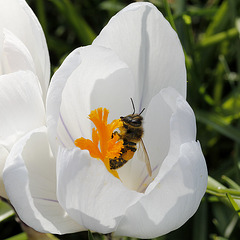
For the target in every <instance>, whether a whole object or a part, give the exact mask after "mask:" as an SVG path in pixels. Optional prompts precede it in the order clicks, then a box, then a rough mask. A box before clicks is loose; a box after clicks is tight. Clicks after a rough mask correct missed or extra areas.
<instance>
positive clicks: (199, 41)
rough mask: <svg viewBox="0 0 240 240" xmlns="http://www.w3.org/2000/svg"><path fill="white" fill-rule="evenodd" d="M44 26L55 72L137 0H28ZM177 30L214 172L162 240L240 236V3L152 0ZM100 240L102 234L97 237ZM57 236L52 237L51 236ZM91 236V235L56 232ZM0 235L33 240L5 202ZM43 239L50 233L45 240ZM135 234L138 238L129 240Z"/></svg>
mask: <svg viewBox="0 0 240 240" xmlns="http://www.w3.org/2000/svg"><path fill="white" fill-rule="evenodd" d="M27 2H28V3H29V5H30V7H31V8H32V9H33V11H34V12H35V14H36V15H37V17H38V19H39V21H40V23H41V24H42V27H43V29H44V32H45V35H46V39H47V43H48V47H49V52H50V58H51V64H52V73H53V72H54V71H55V70H56V69H57V68H58V67H59V66H60V64H61V62H62V61H63V60H64V58H65V57H66V56H67V55H68V54H69V53H70V52H71V51H72V50H73V49H75V48H76V47H79V46H84V45H88V44H91V42H92V40H93V39H94V38H95V37H96V36H97V35H98V34H99V32H100V31H101V29H102V28H103V27H104V26H105V25H106V23H107V22H108V21H109V19H110V18H111V17H112V16H113V15H114V14H115V13H116V12H117V11H119V10H120V9H122V8H123V7H124V6H126V5H127V4H129V3H131V2H133V1H127V0H106V1H99V0H28V1H27ZM150 2H152V3H153V4H155V5H156V6H157V7H158V8H159V10H160V11H161V12H162V13H163V15H164V16H165V17H166V18H167V19H168V20H169V21H170V22H171V24H172V26H173V27H174V28H176V30H177V33H178V35H179V37H180V40H181V42H182V45H183V48H184V51H185V56H186V66H187V72H188V96H187V99H188V101H189V103H190V105H191V106H192V108H193V110H194V112H195V114H196V119H197V128H198V135H197V139H198V140H200V142H201V146H202V149H203V152H204V155H205V158H206V162H207V165H208V170H209V176H211V178H209V185H208V190H207V194H205V196H204V198H203V200H202V203H201V205H200V208H199V209H198V211H197V213H196V214H195V215H194V216H193V217H192V218H191V219H190V220H189V221H188V222H187V223H186V224H185V225H184V226H183V227H181V228H180V229H178V230H176V231H173V232H171V233H169V234H167V235H166V236H163V237H160V238H158V239H159V240H171V239H174V240H206V239H218V240H225V239H231V240H238V239H239V238H240V221H239V212H240V201H239V200H240V186H239V185H240V84H239V83H240V39H239V33H240V18H239V17H240V1H239V0H229V1H227V0H225V1H219V0H208V1H200V0H192V1H187V0H169V1H168V2H167V1H166V0H152V1H150ZM94 236H95V238H96V239H101V238H102V237H101V236H99V235H94ZM49 237H50V238H49V239H53V236H49ZM57 237H58V238H59V239H87V238H88V235H87V233H86V232H84V233H77V234H70V235H65V236H57ZM0 239H12V240H20V239H27V238H26V235H25V233H22V230H21V228H20V226H19V224H18V223H16V221H15V216H14V214H13V212H12V210H11V209H10V208H9V206H8V205H6V204H5V203H3V202H0ZM39 239H43V238H41V237H40V238H39ZM122 239H131V238H122Z"/></svg>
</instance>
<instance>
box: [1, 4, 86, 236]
mask: <svg viewBox="0 0 240 240" xmlns="http://www.w3.org/2000/svg"><path fill="white" fill-rule="evenodd" d="M0 54H1V55H0V171H1V173H2V169H3V167H4V164H5V161H6V168H7V169H8V172H9V174H5V173H4V174H5V177H3V178H4V184H5V187H6V191H7V193H8V194H6V192H5V188H4V185H3V182H2V174H1V181H0V195H1V196H2V197H4V198H9V200H10V201H11V203H12V204H13V205H14V207H15V208H16V210H17V211H18V213H19V215H20V216H21V215H22V213H24V214H28V209H34V211H35V212H34V215H31V214H29V215H28V217H30V218H31V224H29V225H34V224H37V225H39V222H43V224H45V226H44V228H40V227H39V228H38V229H39V230H40V231H43V230H46V231H49V232H58V230H56V228H57V229H58V228H62V227H61V226H64V227H65V226H66V227H67V229H68V231H71V230H72V228H71V227H70V226H72V225H73V226H74V225H77V224H75V222H74V221H73V220H72V219H70V218H69V217H67V214H66V212H65V211H64V210H63V209H62V207H61V206H60V205H59V204H58V201H57V200H56V170H55V169H56V162H55V159H54V158H53V156H52V153H51V151H50V147H49V144H48V140H47V131H46V116H45V115H46V114H45V106H44V105H45V100H46V93H47V88H48V84H49V77H50V62H49V54H48V49H47V44H46V40H45V37H44V33H43V31H42V28H41V26H40V24H39V22H38V20H37V18H36V16H35V15H34V13H33V12H32V10H31V9H30V8H29V6H28V5H27V4H26V2H25V1H24V0H0ZM39 172H40V174H39ZM41 174H44V175H41ZM46 186H47V187H46ZM48 193H49V194H48ZM15 196H16V198H15ZM46 203H47V204H46ZM30 212H31V211H30ZM22 219H23V220H24V217H23V218H22ZM51 222H55V224H51ZM59 222H60V223H59ZM55 225H56V226H57V227H55ZM69 229H70V230H69ZM81 229H83V228H80V230H81ZM77 230H79V226H78V225H77ZM74 231H76V227H75V228H74Z"/></svg>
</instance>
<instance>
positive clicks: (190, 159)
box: [116, 88, 207, 238]
mask: <svg viewBox="0 0 240 240" xmlns="http://www.w3.org/2000/svg"><path fill="white" fill-rule="evenodd" d="M156 98H157V99H159V100H160V98H162V99H163V100H164V101H165V103H166V104H167V105H168V108H169V109H170V110H171V112H172V113H171V114H170V119H168V121H169V122H170V125H169V126H168V127H167V128H168V130H169V133H166V131H165V130H166V129H164V125H165V126H166V123H165V124H163V125H159V126H158V128H159V129H160V130H162V133H163V134H166V137H167V138H168V139H169V140H168V141H169V146H168V148H167V149H168V150H169V151H168V153H167V155H166V157H165V158H163V157H164V156H161V146H160V145H159V147H158V149H157V148H156V149H154V143H153V142H149V139H150V138H149V137H148V136H146V138H145V140H146V147H147V148H148V149H149V152H150V156H152V157H153V159H152V161H151V163H152V167H153V169H156V170H157V175H156V174H155V173H154V174H153V177H154V180H153V181H152V182H151V183H150V184H149V185H148V183H149V181H147V177H146V178H143V180H145V182H144V181H143V182H142V188H143V190H145V189H146V191H145V196H144V197H143V198H141V199H140V201H139V202H138V203H136V204H135V205H133V206H131V207H130V208H129V209H128V210H127V214H126V216H125V218H124V219H122V220H121V222H120V224H119V227H118V229H117V231H116V234H117V235H127V236H134V237H139V238H153V237H157V236H160V235H163V234H166V233H168V232H169V231H172V230H174V229H176V228H178V227H180V226H181V225H183V224H184V223H185V222H186V221H187V220H188V219H189V218H190V217H191V216H192V215H193V214H194V213H195V211H196V210H197V208H198V206H199V203H200V201H201V198H202V196H203V194H204V193H205V190H206V187H207V168H206V163H205V159H204V156H203V154H202V151H201V147H200V144H199V143H197V142H195V137H196V126H195V117H194V113H193V111H192V109H191V107H190V106H189V105H188V103H187V102H186V100H185V99H184V98H183V97H182V96H180V95H179V93H178V92H176V90H174V89H172V88H167V89H163V90H162V91H161V92H160V94H159V96H156ZM159 102H161V101H159ZM152 103H153V102H152ZM153 104H154V103H153ZM149 106H150V107H151V104H150V105H149ZM160 106H163V105H162V104H161V105H160ZM165 108H166V106H165V107H164V108H163V110H164V109H165ZM155 110H156V111H158V109H157V106H156V105H155ZM164 113H167V114H168V115H169V111H164ZM148 114H151V110H150V112H149V110H148V109H147V112H146V115H148ZM159 116H160V115H159V114H157V115H156V118H157V119H159ZM146 118H147V117H146ZM149 121H151V118H149ZM166 121H167V119H166ZM156 128H157V127H156ZM149 130H150V131H151V129H150V128H149V126H148V124H146V128H145V132H148V131H149ZM157 133H158V134H161V133H160V132H156V134H157ZM154 139H156V136H153V139H152V140H154ZM156 141H157V143H158V140H156ZM160 142H161V141H160ZM155 144H156V143H155ZM165 147H166V146H165ZM165 150H166V149H165ZM152 151H153V153H154V151H156V152H155V153H156V154H155V155H154V154H151V152H152ZM157 152H159V158H158V157H157ZM165 154H166V151H165ZM154 158H155V159H154ZM146 176H147V175H146ZM144 184H146V185H148V187H147V188H146V186H144ZM140 189H141V188H140Z"/></svg>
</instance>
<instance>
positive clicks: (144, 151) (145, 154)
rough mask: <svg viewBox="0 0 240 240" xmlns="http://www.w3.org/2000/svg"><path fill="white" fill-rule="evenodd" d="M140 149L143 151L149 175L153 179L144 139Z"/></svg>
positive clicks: (141, 141)
mask: <svg viewBox="0 0 240 240" xmlns="http://www.w3.org/2000/svg"><path fill="white" fill-rule="evenodd" d="M138 149H139V151H141V153H143V155H142V158H143V159H144V161H145V163H146V166H147V171H148V174H149V176H150V177H151V176H152V168H151V164H150V160H149V156H148V153H147V149H146V147H145V145H144V142H143V140H142V138H141V140H140V142H139V148H138Z"/></svg>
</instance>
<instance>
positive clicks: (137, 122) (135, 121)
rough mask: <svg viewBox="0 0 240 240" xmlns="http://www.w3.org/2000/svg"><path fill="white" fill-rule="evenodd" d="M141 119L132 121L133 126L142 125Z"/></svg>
mask: <svg viewBox="0 0 240 240" xmlns="http://www.w3.org/2000/svg"><path fill="white" fill-rule="evenodd" d="M141 122H142V121H141V119H132V123H133V124H136V125H138V124H141Z"/></svg>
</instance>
